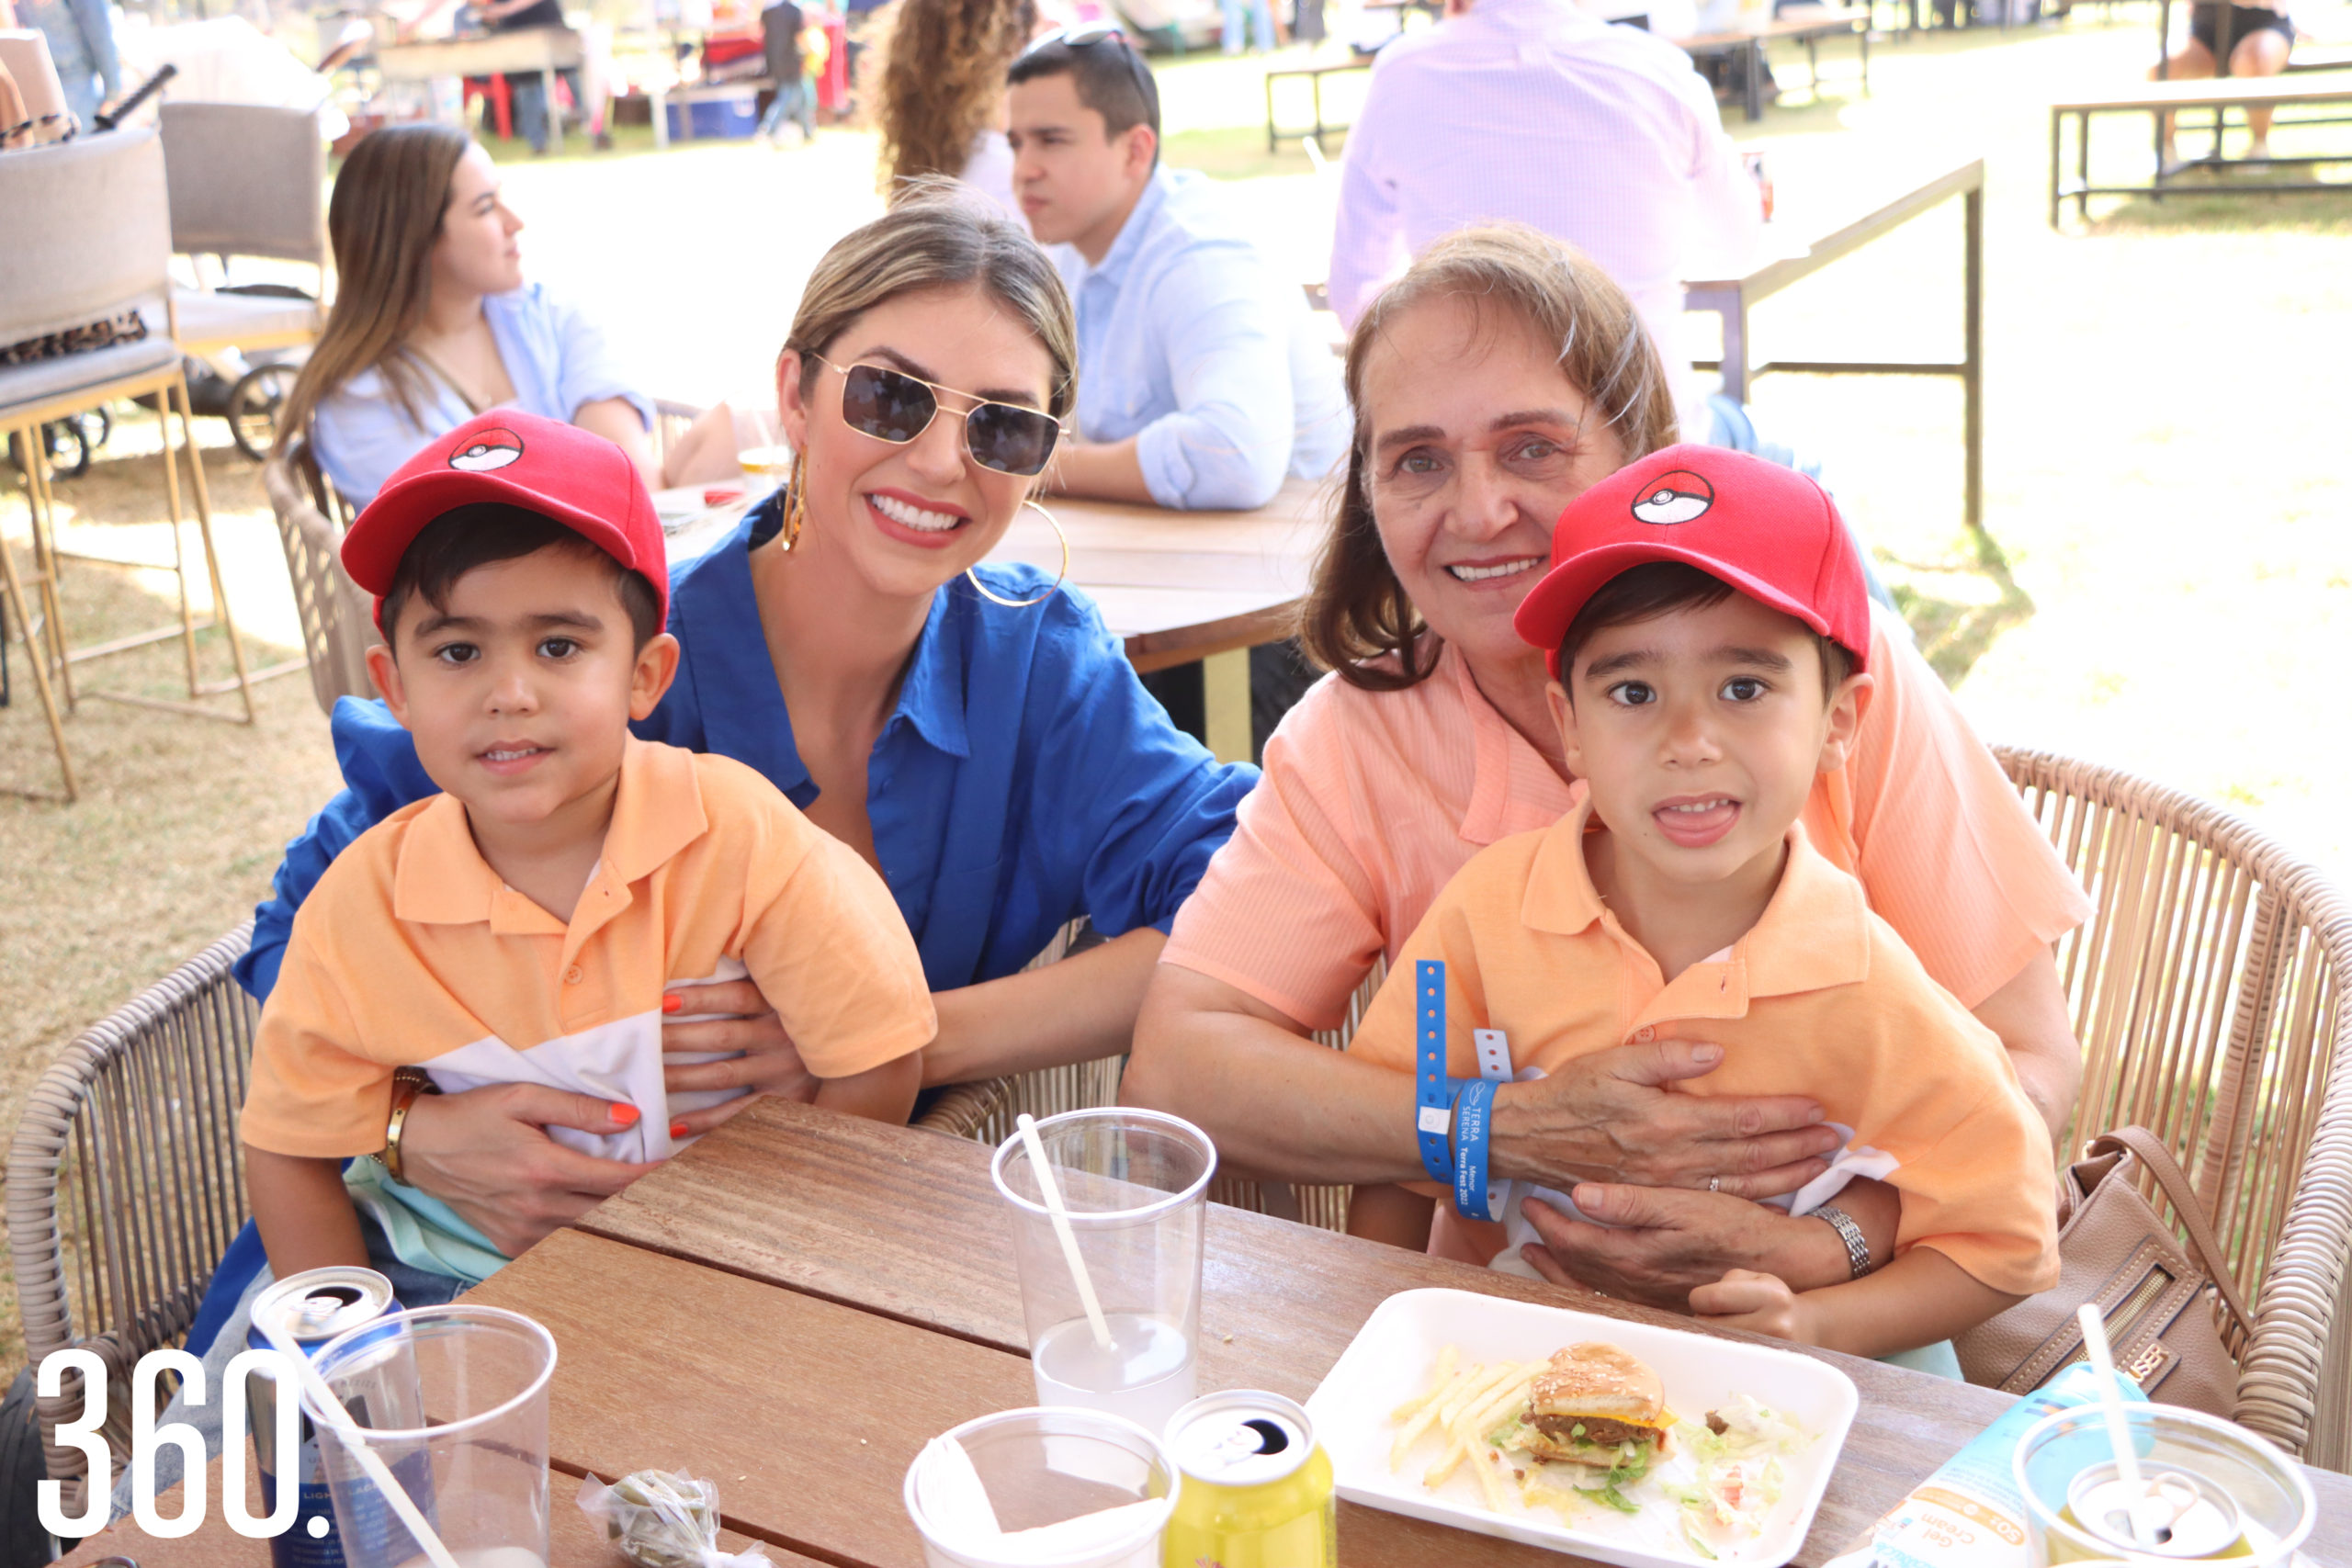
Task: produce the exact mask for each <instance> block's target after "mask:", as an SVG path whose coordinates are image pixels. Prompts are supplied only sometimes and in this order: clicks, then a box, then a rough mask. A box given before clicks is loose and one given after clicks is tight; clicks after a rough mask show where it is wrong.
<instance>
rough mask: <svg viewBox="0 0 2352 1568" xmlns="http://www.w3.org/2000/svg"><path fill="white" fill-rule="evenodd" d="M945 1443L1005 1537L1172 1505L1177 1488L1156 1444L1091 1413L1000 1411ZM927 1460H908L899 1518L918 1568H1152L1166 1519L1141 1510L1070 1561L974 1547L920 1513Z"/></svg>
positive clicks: (1159, 1512) (930, 1458) (1129, 1424)
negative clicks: (964, 1462)
mask: <svg viewBox="0 0 2352 1568" xmlns="http://www.w3.org/2000/svg"><path fill="white" fill-rule="evenodd" d="M945 1436H946V1437H948V1438H953V1439H955V1441H956V1442H957V1443H958V1444H960V1445H962V1447H963V1450H964V1451H965V1452H966V1453H967V1455H969V1456H970V1458H971V1461H972V1468H973V1470H974V1471H976V1472H978V1475H979V1479H980V1484H981V1486H982V1487H983V1488H984V1489H985V1490H986V1491H987V1493H988V1496H989V1504H990V1506H992V1507H993V1508H994V1510H995V1513H996V1518H997V1523H998V1525H999V1526H1000V1527H1001V1529H1004V1530H1005V1531H1007V1532H1011V1531H1016V1530H1029V1529H1042V1528H1044V1527H1046V1526H1048V1525H1057V1524H1061V1523H1063V1522H1064V1521H1066V1520H1069V1519H1075V1518H1079V1517H1082V1516H1084V1515H1088V1514H1094V1513H1100V1512H1103V1510H1105V1509H1109V1508H1117V1507H1123V1506H1127V1505H1130V1504H1136V1503H1142V1502H1146V1501H1148V1500H1150V1499H1155V1498H1170V1499H1172V1498H1173V1496H1174V1495H1175V1492H1176V1489H1177V1485H1178V1483H1179V1480H1180V1478H1179V1476H1178V1474H1177V1472H1176V1466H1175V1463H1174V1462H1173V1461H1171V1460H1170V1458H1169V1457H1168V1450H1167V1449H1166V1447H1165V1446H1164V1445H1162V1444H1161V1442H1160V1440H1159V1438H1158V1437H1157V1436H1155V1435H1154V1434H1153V1433H1150V1432H1148V1431H1146V1430H1145V1429H1144V1428H1143V1427H1139V1426H1137V1425H1136V1423H1135V1422H1133V1421H1129V1420H1126V1419H1124V1418H1123V1417H1120V1416H1111V1415H1106V1414H1104V1413H1103V1412H1102V1411H1099V1410H1075V1409H1046V1408H1037V1409H1026V1410H1005V1411H1000V1412H999V1413H997V1414H996V1415H994V1416H981V1417H979V1418H978V1420H975V1421H967V1422H965V1423H964V1424H963V1425H962V1426H960V1427H956V1429H955V1430H953V1431H951V1432H948V1433H946V1434H945ZM935 1454H936V1450H935V1449H933V1448H932V1447H928V1446H927V1447H926V1448H925V1449H924V1450H923V1451H922V1453H921V1454H918V1455H916V1456H915V1461H914V1463H912V1464H910V1465H909V1466H908V1467H907V1480H906V1485H905V1488H904V1495H905V1499H906V1506H907V1517H909V1518H910V1519H912V1520H913V1521H914V1526H915V1529H916V1532H917V1533H918V1534H920V1535H921V1536H922V1551H923V1561H924V1562H925V1563H926V1564H928V1568H1160V1563H1159V1541H1160V1536H1161V1534H1162V1533H1163V1532H1164V1531H1165V1529H1166V1528H1167V1521H1168V1510H1167V1509H1156V1510H1150V1511H1148V1516H1147V1517H1142V1518H1140V1519H1138V1521H1137V1522H1136V1526H1135V1528H1134V1529H1131V1530H1129V1531H1127V1532H1126V1533H1125V1534H1123V1535H1121V1536H1119V1537H1118V1538H1116V1539H1114V1540H1106V1541H1103V1542H1099V1543H1098V1544H1096V1545H1095V1546H1094V1547H1092V1548H1090V1549H1086V1550H1082V1551H1069V1552H1061V1553H1041V1552H1040V1551H1037V1550H1035V1548H1034V1547H1027V1548H1024V1547H1023V1546H1018V1545H1001V1544H1000V1545H995V1546H991V1545H989V1543H986V1542H984V1541H976V1540H974V1539H973V1537H972V1535H971V1533H970V1532H969V1531H968V1530H959V1529H956V1524H955V1522H954V1521H949V1520H943V1519H933V1518H932V1517H929V1516H928V1515H927V1514H926V1513H925V1512H924V1509H923V1505H922V1477H923V1471H924V1467H925V1466H926V1464H929V1463H932V1462H935V1459H934V1456H935ZM1171 1506H1172V1505H1171Z"/></svg>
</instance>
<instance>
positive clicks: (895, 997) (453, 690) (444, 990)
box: [239, 411, 937, 1283]
mask: <svg viewBox="0 0 2352 1568" xmlns="http://www.w3.org/2000/svg"><path fill="white" fill-rule="evenodd" d="M343 560H344V566H345V569H346V570H348V571H349V572H350V574H351V578H352V581H355V582H356V583H357V584H358V585H359V586H360V587H361V588H363V589H365V590H367V591H368V592H371V593H373V594H375V595H376V624H377V626H378V628H379V630H380V631H381V632H382V634H383V637H384V645H383V646H380V647H378V648H374V649H369V650H368V672H369V673H370V674H371V675H372V676H373V677H374V678H375V682H376V685H377V688H378V689H379V691H380V692H381V693H382V694H383V697H384V701H385V704H386V705H387V706H389V707H390V710H391V713H392V716H394V717H395V718H397V719H399V720H400V722H401V724H402V725H404V726H406V727H407V728H408V729H409V731H410V732H411V733H412V734H413V735H414V736H415V738H416V750H417V755H418V757H419V759H420V760H421V761H423V763H424V769H425V771H426V772H427V773H430V774H431V775H432V777H433V781H434V783H435V784H439V785H440V786H441V789H442V791H443V793H442V794H441V795H437V796H435V797H433V798H430V799H427V800H423V801H419V802H417V803H416V804H415V805H413V806H411V807H406V808H404V809H402V810H401V811H399V812H397V813H395V814H394V815H393V816H391V817H390V818H387V819H386V820H385V821H383V822H382V823H380V824H379V825H378V826H377V827H376V828H374V829H371V830H370V831H369V832H368V833H366V834H365V835H363V836H362V837H361V838H360V839H359V840H357V841H356V842H355V843H354V844H353V845H352V846H351V847H350V848H349V849H348V850H346V851H345V852H344V853H343V854H342V855H340V856H338V857H337V858H336V860H335V862H334V864H333V865H332V866H331V867H330V868H329V869H328V871H327V873H326V874H325V875H324V877H322V879H321V880H320V882H319V885H318V887H317V890H316V891H315V892H313V893H312V894H311V897H309V898H308V899H307V900H306V901H305V902H304V903H303V905H302V909H301V913H300V915H298V916H297V917H296V918H295V921H294V931H293V937H292V941H291V942H290V944H289V945H288V949H287V953H286V962H285V966H284V970H283V973H282V974H281V975H280V976H279V979H278V983H277V989H276V990H275V991H273V992H272V993H271V995H270V998H269V1003H268V1006H267V1007H266V1009H265V1010H263V1013H262V1019H261V1028H260V1032H259V1034H258V1036H257V1037H256V1039H255V1041H254V1059H253V1072H252V1087H251V1089H249V1090H248V1091H247V1094H246V1098H245V1105H244V1112H243V1119H242V1122H241V1124H240V1129H239V1130H240V1133H241V1135H242V1136H243V1140H244V1144H245V1148H246V1162H247V1164H246V1169H247V1174H248V1177H249V1179H250V1185H251V1190H252V1193H253V1203H254V1220H255V1222H256V1223H257V1224H258V1225H259V1226H260V1229H261V1235H262V1243H263V1245H264V1247H266V1249H267V1251H268V1253H269V1261H270V1267H271V1268H272V1269H274V1270H275V1271H276V1272H277V1275H278V1276H279V1277H280V1278H283V1277H285V1276H286V1275H288V1274H289V1273H292V1272H294V1271H296V1270H298V1269H311V1268H317V1267H320V1266H322V1265H327V1264H359V1263H366V1262H368V1260H369V1257H370V1251H371V1247H370V1242H371V1240H372V1241H373V1242H374V1243H375V1244H376V1246H375V1247H374V1251H375V1253H376V1255H377V1258H378V1260H379V1262H381V1261H384V1255H385V1253H387V1252H389V1253H390V1257H391V1258H393V1259H396V1260H397V1261H398V1262H399V1263H401V1264H404V1265H408V1266H410V1267H411V1268H413V1269H419V1270H422V1271H424V1273H426V1274H428V1275H434V1276H438V1277H442V1278H454V1279H456V1280H463V1281H466V1282H469V1283H470V1282H472V1281H474V1280H480V1279H481V1278H483V1277H484V1276H486V1275H487V1274H488V1273H490V1272H491V1271H492V1270H493V1269H496V1268H497V1267H498V1266H499V1265H500V1264H501V1263H503V1261H504V1259H503V1258H502V1257H501V1256H500V1255H499V1254H498V1253H497V1251H496V1250H495V1249H494V1248H493V1247H492V1246H491V1245H490V1243H489V1242H488V1240H487V1239H486V1238H484V1237H483V1236H482V1235H481V1233H480V1232H479V1231H477V1230H476V1229H475V1228H474V1227H473V1226H472V1225H470V1224H467V1223H466V1222H465V1221H464V1220H463V1219H462V1218H460V1217H459V1216H458V1214H457V1213H455V1212H454V1211H452V1210H450V1209H449V1208H448V1207H447V1205H445V1204H443V1203H441V1202H440V1201H438V1200H436V1199H434V1198H432V1197H429V1196H427V1195H426V1194H424V1193H423V1192H420V1191H418V1190H415V1189H414V1188H412V1187H409V1186H408V1185H406V1184H405V1183H404V1182H402V1181H401V1179H400V1178H401V1171H400V1167H399V1152H398V1151H399V1145H398V1142H397V1138H396V1137H395V1138H393V1139H392V1140H391V1142H390V1146H389V1147H388V1146H387V1133H386V1128H387V1126H388V1125H394V1124H396V1121H395V1120H394V1119H396V1118H397V1117H398V1116H399V1115H400V1113H401V1111H402V1110H403V1109H404V1107H405V1105H406V1104H407V1103H408V1102H410V1101H411V1100H413V1098H414V1096H415V1095H416V1094H418V1093H420V1092H424V1093H434V1092H438V1091H439V1090H442V1089H449V1090H459V1089H472V1088H475V1087H478V1086H480V1085H482V1084H490V1083H537V1084H544V1085H548V1086H551V1087H554V1088H559V1089H572V1090H576V1091H578V1092H581V1093H583V1094H588V1095H593V1096H594V1097H596V1098H597V1099H599V1100H610V1101H613V1102H614V1103H615V1104H616V1105H617V1106H619V1107H620V1108H621V1109H620V1110H619V1111H616V1114H615V1117H614V1120H616V1122H622V1123H624V1126H623V1128H622V1130H621V1131H620V1132H617V1133H614V1134H605V1135H597V1134H585V1133H578V1132H573V1131H571V1130H570V1129H565V1128H559V1127H550V1128H549V1129H548V1134H549V1135H550V1136H553V1137H555V1138H558V1139H560V1140H561V1141H563V1142H564V1143H567V1144H569V1145H571V1146H573V1147H575V1148H578V1149H581V1150H582V1151H583V1152H586V1153H590V1154H597V1155H603V1156H607V1157H611V1158H616V1159H628V1160H658V1159H662V1158H666V1157H667V1156H669V1155H670V1154H671V1153H672V1152H673V1150H674V1148H675V1147H676V1146H677V1142H676V1140H677V1138H678V1137H679V1135H680V1134H683V1132H684V1128H683V1127H681V1126H678V1125H677V1124H675V1123H674V1122H673V1120H672V1119H673V1116H675V1115H677V1114H679V1113H681V1112H683V1111H688V1110H694V1109H699V1108H701V1107H702V1106H704V1105H706V1104H709V1103H716V1102H717V1101H718V1100H725V1099H728V1098H730V1096H729V1094H727V1093H725V1092H720V1093H713V1094H708V1095H701V1096H695V1097H693V1101H694V1102H693V1103H691V1104H689V1103H685V1100H686V1099H687V1097H684V1096H681V1097H676V1098H672V1097H669V1096H667V1095H666V1094H665V1092H664V1089H663V1085H662V1019H663V1014H664V1012H665V1011H667V1010H668V1005H669V1004H667V1003H666V1002H665V999H664V992H665V990H666V989H667V988H668V987H672V986H676V985H693V984H700V983H706V982H708V981H710V980H715V979H733V978H740V977H741V976H744V975H746V974H748V975H749V976H751V978H752V979H753V980H754V981H756V982H757V983H758V985H759V987H760V990H761V993H762V994H763V995H764V996H766V997H767V998H770V999H771V1000H773V1001H774V1002H775V1004H776V1009H777V1011H778V1012H779V1014H781V1016H782V1018H783V1020H784V1024H785V1027H786V1029H787V1030H788V1031H789V1032H790V1033H791V1035H792V1038H793V1042H794V1043H795V1044H796V1045H797V1047H798V1049H799V1052H800V1055H801V1058H802V1060H803V1061H804V1062H805V1063H806V1064H807V1066H808V1067H809V1071H810V1072H811V1073H813V1074H815V1075H817V1077H819V1078H820V1079H821V1080H822V1082H821V1085H820V1088H819V1089H818V1092H817V1102H818V1103H819V1104H820V1105H829V1106H832V1107H834V1108H835V1109H838V1110H842V1111H850V1112H852V1113H854V1114H858V1115H864V1116H870V1117H873V1118H876V1119H877V1120H885V1121H893V1122H903V1121H905V1120H906V1117H907V1113H908V1111H909V1110H910V1108H911V1107H912V1105H913V1103H914V1095H915V1091H916V1089H918V1088H919V1087H920V1085H921V1077H922V1068H921V1065H920V1057H919V1055H918V1053H919V1052H920V1051H921V1049H922V1047H923V1046H924V1045H925V1044H927V1043H930V1041H931V1038H932V1036H933V1033H934V1032H935V1031H936V1028H937V1021H936V1020H935V1018H934V1016H933V1011H932V1005H931V995H930V991H929V988H928V987H926V985H925V984H924V980H923V973H922V964H921V962H920V960H919V959H918V957H917V955H916V952H915V945H914V941H913V939H912V938H911V937H910V936H909V935H908V933H907V927H906V922H905V920H904V919H902V918H901V917H900V915H899V908H898V906H897V904H896V903H895V902H894V901H893V900H892V898H891V897H890V893H889V890H888V887H886V886H884V885H883V882H882V879H881V877H880V876H879V875H878V874H876V872H875V871H874V870H873V868H872V867H870V866H868V865H867V864H866V863H865V862H864V861H862V860H860V859H859V858H858V856H857V855H856V854H855V853H854V852H852V851H851V850H850V849H849V848H848V847H847V846H845V845H843V844H842V843H841V842H840V841H839V840H836V839H833V838H832V837H831V836H830V835H828V834H826V833H825V832H823V831H822V830H821V829H818V828H816V827H814V826H812V825H811V824H810V823H809V820H808V818H805V817H803V816H802V815H801V814H800V813H799V811H798V810H797V809H796V808H795V807H793V806H792V804H791V803H790V802H788V801H787V800H786V799H785V797H784V796H783V795H780V794H779V793H777V791H776V789H775V786H774V785H773V784H769V783H768V782H767V781H766V780H765V779H763V778H762V777H761V776H760V775H759V774H758V773H754V772H753V771H752V770H751V769H750V768H747V767H745V766H743V765H742V764H741V763H739V762H735V761H729V760H728V759H726V758H723V757H716V756H705V755H699V754H696V753H694V752H690V751H684V750H679V749H677V748H675V747H670V746H659V745H654V744H651V743H650V742H647V741H642V740H639V739H635V738H634V737H632V736H631V735H630V734H629V731H628V725H629V722H630V721H631V720H632V719H642V718H644V717H645V716H648V715H649V714H650V713H651V712H652V711H653V706H654V705H655V704H656V703H657V702H659V701H660V700H661V697H662V693H663V692H664V691H665V690H666V689H667V688H668V686H669V683H670V682H671V679H672V678H673V676H674V675H675V674H676V673H677V669H678V643H677V639H676V638H674V637H670V636H669V635H668V634H667V633H665V632H664V631H663V630H662V625H663V622H664V620H665V619H666V618H667V614H668V600H669V582H670V576H669V569H668V567H667V565H666V564H665V561H664V556H663V547H662V529H661V525H659V523H658V522H657V521H656V520H655V517H654V513H653V502H652V498H651V497H650V495H648V494H647V493H646V490H645V484H644V481H643V480H642V479H639V477H638V473H637V469H636V468H635V466H634V465H632V464H631V463H630V462H629V460H628V457H626V456H625V455H624V454H623V453H622V452H621V450H620V449H619V448H618V447H616V446H613V445H612V444H611V443H609V442H607V441H605V440H604V439H602V438H601V437H599V436H595V435H593V434H589V433H587V432H585V431H582V430H578V429H575V428H573V427H572V426H571V425H568V424H562V423H556V422H554V421H550V420H544V419H536V418H533V417H531V416H529V415H526V414H522V413H517V412H512V411H502V412H497V413H492V414H486V415H483V416H481V417H480V418H477V419H474V420H471V421H469V422H468V423H465V424H462V425H460V426H458V428H457V429H456V430H454V431H452V432H451V433H449V434H447V435H445V436H442V437H440V438H439V439H437V440H435V442H433V443H432V444H431V445H430V446H427V447H426V448H425V449H424V450H423V451H422V452H419V453H418V454H417V455H416V456H415V457H412V458H411V459H410V460H409V461H408V462H407V463H406V464H404V465H403V466H402V467H401V468H400V470H399V471H398V472H396V473H395V474H394V475H393V476H392V478H391V479H390V480H389V481H388V482H387V483H386V484H385V486H384V488H383V490H382V491H379V493H378V495H377V497H376V499H375V501H374V502H371V503H370V504H369V505H368V509H367V510H366V511H365V512H363V513H360V515H359V518H358V520H357V521H356V522H355V523H354V524H353V525H352V526H351V531H350V533H349V535H348V536H346V537H345V540H344V546H343ZM735 1092H737V1093H740V1092H741V1091H740V1090H739V1091H735ZM361 1155H374V1156H379V1157H377V1158H374V1159H356V1158H355V1157H354V1156H361ZM346 1160H349V1161H350V1162H351V1163H350V1166H349V1168H348V1169H347V1170H346V1169H345V1168H344V1164H345V1161H346ZM362 1214H364V1215H365V1216H366V1222H367V1224H368V1225H372V1227H373V1229H374V1231H375V1232H376V1233H377V1234H376V1235H374V1236H373V1237H372V1238H371V1237H370V1235H368V1229H367V1228H365V1227H364V1226H363V1221H362V1218H361V1216H362Z"/></svg>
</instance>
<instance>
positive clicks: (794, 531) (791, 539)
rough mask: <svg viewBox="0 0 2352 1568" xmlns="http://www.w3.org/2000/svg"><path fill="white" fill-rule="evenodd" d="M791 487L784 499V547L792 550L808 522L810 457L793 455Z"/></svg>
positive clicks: (799, 453) (799, 454)
mask: <svg viewBox="0 0 2352 1568" xmlns="http://www.w3.org/2000/svg"><path fill="white" fill-rule="evenodd" d="M786 484H787V485H788V486H789V487H790V489H789V491H787V493H786V496H785V498H784V547H785V548H786V550H790V549H791V548H792V547H794V546H795V545H797V544H798V543H800V530H801V529H802V528H803V527H805V526H807V525H808V522H809V455H808V454H807V453H806V452H796V453H794V454H793V455H792V474H791V477H790V478H789V479H786Z"/></svg>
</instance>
